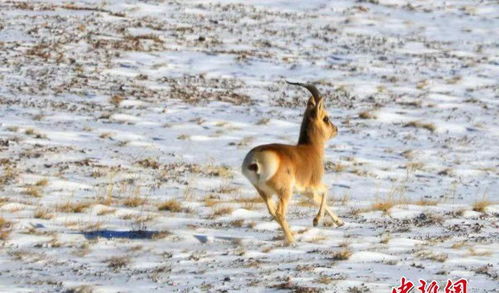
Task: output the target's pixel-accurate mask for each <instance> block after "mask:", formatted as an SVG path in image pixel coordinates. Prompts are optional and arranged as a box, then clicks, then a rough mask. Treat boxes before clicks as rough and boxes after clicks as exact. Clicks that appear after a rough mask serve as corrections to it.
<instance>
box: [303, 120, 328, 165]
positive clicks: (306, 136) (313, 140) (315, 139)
mask: <svg viewBox="0 0 499 293" xmlns="http://www.w3.org/2000/svg"><path fill="white" fill-rule="evenodd" d="M310 127H311V125H310V124H309V121H308V120H307V119H306V118H305V117H304V118H303V121H302V123H301V128H300V137H299V138H298V145H309V146H312V147H314V149H315V151H316V152H317V153H318V154H319V155H320V156H321V158H323V157H324V147H325V145H326V142H325V141H324V139H323V138H322V137H321V136H320V135H318V134H317V135H314V133H313V130H312V129H309V128H310Z"/></svg>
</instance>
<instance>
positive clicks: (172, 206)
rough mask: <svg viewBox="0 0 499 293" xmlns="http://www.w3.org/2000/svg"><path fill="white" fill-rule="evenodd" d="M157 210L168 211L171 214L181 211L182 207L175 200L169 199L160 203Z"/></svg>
mask: <svg viewBox="0 0 499 293" xmlns="http://www.w3.org/2000/svg"><path fill="white" fill-rule="evenodd" d="M158 210H160V211H170V212H173V213H178V212H181V211H182V205H181V204H180V202H178V201H177V200H175V199H170V200H167V201H165V202H162V203H160V204H159V205H158Z"/></svg>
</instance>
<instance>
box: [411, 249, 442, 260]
mask: <svg viewBox="0 0 499 293" xmlns="http://www.w3.org/2000/svg"><path fill="white" fill-rule="evenodd" d="M414 255H415V256H416V257H419V258H422V259H427V260H433V261H437V262H444V261H446V260H447V258H448V257H449V256H448V255H447V254H445V253H435V252H432V251H429V250H420V251H418V252H416V253H415V254H414Z"/></svg>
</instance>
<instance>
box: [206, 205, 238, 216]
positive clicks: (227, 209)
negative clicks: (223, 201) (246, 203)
mask: <svg viewBox="0 0 499 293" xmlns="http://www.w3.org/2000/svg"><path fill="white" fill-rule="evenodd" d="M233 211H234V209H233V208H231V207H218V208H216V209H215V210H214V211H213V213H212V214H211V218H217V217H220V216H223V215H228V214H231V213H232V212H233Z"/></svg>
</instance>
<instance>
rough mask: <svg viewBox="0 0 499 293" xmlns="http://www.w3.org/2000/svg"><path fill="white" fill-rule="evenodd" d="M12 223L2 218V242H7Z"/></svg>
mask: <svg viewBox="0 0 499 293" xmlns="http://www.w3.org/2000/svg"><path fill="white" fill-rule="evenodd" d="M9 228H10V222H8V221H7V220H5V219H4V218H2V217H0V240H4V241H5V240H7V238H8V237H9V234H10V229H9Z"/></svg>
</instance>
